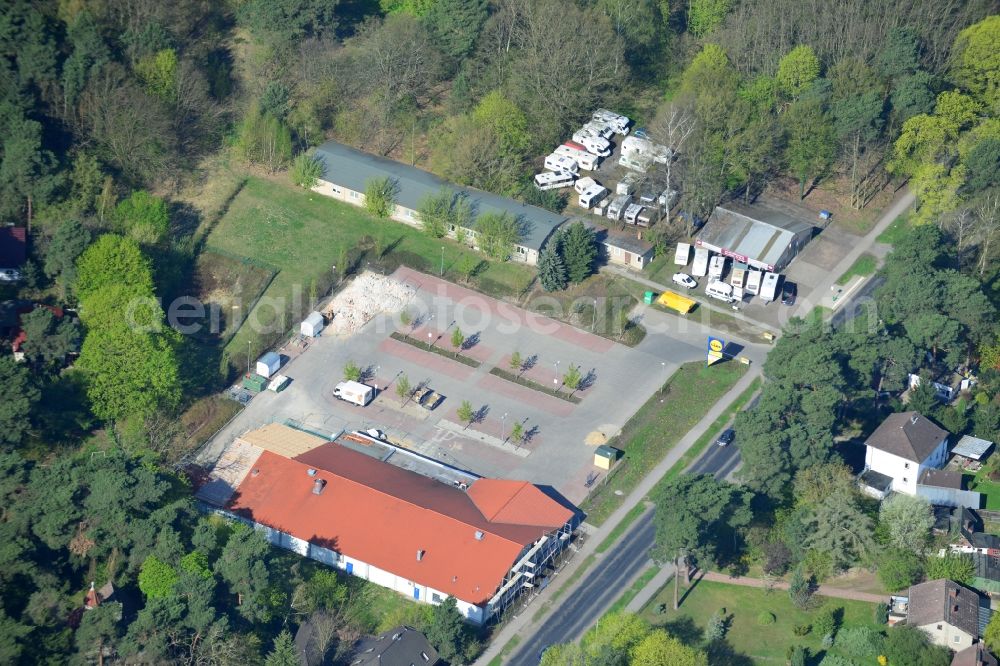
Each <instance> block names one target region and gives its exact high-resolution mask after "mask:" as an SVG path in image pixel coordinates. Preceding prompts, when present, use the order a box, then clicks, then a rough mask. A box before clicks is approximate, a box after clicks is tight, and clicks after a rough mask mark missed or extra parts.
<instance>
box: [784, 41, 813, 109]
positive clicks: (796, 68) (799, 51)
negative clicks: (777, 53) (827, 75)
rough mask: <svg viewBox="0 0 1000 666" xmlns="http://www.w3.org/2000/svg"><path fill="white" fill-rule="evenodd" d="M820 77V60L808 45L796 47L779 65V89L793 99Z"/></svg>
mask: <svg viewBox="0 0 1000 666" xmlns="http://www.w3.org/2000/svg"><path fill="white" fill-rule="evenodd" d="M818 76H819V58H817V57H816V54H815V53H814V52H813V50H812V47H810V46H808V45H806V44H800V45H799V46H796V47H795V48H794V49H792V50H791V51H789V52H788V53H786V54H785V56H784V57H782V58H781V61H780V62H779V63H778V75H777V82H778V87H779V88H781V91H782V92H784V93H785V95H787V96H788V97H789V98H791V99H796V98H798V97H799V95H801V94H802V92H803V91H804V90H805V89H806V88H808V87H809V86H810V85H812V82H813V81H815V80H816V77H818Z"/></svg>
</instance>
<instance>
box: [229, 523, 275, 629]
mask: <svg viewBox="0 0 1000 666" xmlns="http://www.w3.org/2000/svg"><path fill="white" fill-rule="evenodd" d="M270 549H271V546H270V545H269V544H268V543H267V540H266V539H265V538H264V536H263V534H261V533H260V532H258V531H257V530H255V529H252V528H250V527H247V526H245V525H242V524H240V525H236V527H235V528H234V529H233V531H232V532H231V534H230V535H229V540H228V541H226V545H225V547H223V549H222V553H221V554H220V556H219V559H218V560H216V562H215V571H216V573H218V574H219V575H220V576H221V577H222V579H223V580H224V581H225V582H226V583H227V584H228V586H229V591H230V593H231V594H232V595H234V596H235V595H240V596H242V603H241V604H240V605H239V613H240V615H242V616H243V617H245V618H247V619H248V620H250V621H261V622H267V621H268V620H270V618H271V613H272V600H273V597H272V595H271V594H270V592H271V587H270V586H271V575H270V572H269V570H268V561H267V557H268V555H269V553H270Z"/></svg>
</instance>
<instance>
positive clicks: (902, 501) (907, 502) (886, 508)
mask: <svg viewBox="0 0 1000 666" xmlns="http://www.w3.org/2000/svg"><path fill="white" fill-rule="evenodd" d="M879 522H881V523H882V524H883V525H884V526H885V527H886V528H887V529H888V532H889V540H890V542H891V543H892V545H893V546H895V547H896V548H900V549H903V550H908V551H912V552H915V553H920V552H923V549H924V548H925V547H926V545H927V540H928V538H929V537H930V533H931V528H932V527H933V526H934V512H933V510H932V509H931V505H930V502H928V501H927V500H926V499H925V498H923V497H916V496H914V495H904V494H902V493H894V494H893V495H892V496H891V497H889V498H888V499H886V500H885V501H884V502H882V506H881V507H880V508H879Z"/></svg>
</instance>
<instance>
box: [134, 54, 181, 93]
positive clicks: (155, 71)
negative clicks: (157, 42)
mask: <svg viewBox="0 0 1000 666" xmlns="http://www.w3.org/2000/svg"><path fill="white" fill-rule="evenodd" d="M135 73H136V76H137V77H138V78H139V80H140V81H142V84H143V85H144V86H145V87H146V92H148V93H149V94H150V95H152V96H154V97H158V98H159V99H161V100H163V101H164V102H173V101H174V100H175V99H176V97H177V52H176V51H175V50H174V49H161V50H159V51H157V52H156V53H150V54H149V55H145V56H143V57H142V58H140V59H139V62H137V63H136V64H135Z"/></svg>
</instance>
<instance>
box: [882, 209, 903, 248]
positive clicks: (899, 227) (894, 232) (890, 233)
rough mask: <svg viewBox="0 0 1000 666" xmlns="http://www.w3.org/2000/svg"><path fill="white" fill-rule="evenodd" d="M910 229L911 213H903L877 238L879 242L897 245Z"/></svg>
mask: <svg viewBox="0 0 1000 666" xmlns="http://www.w3.org/2000/svg"><path fill="white" fill-rule="evenodd" d="M909 231H910V215H909V213H903V214H902V215H900V216H899V217H897V218H896V219H895V220H893V221H892V224H890V225H889V226H888V227H886V229H885V231H883V232H882V233H880V234H879V235H878V238H876V239H875V240H876V241H878V242H879V243H888V244H889V245H895V244H896V243H897V242H899V240H900V239H901V238H903V236H905V235H906V234H907V233H909Z"/></svg>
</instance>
